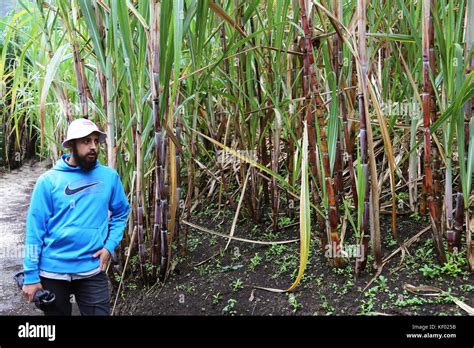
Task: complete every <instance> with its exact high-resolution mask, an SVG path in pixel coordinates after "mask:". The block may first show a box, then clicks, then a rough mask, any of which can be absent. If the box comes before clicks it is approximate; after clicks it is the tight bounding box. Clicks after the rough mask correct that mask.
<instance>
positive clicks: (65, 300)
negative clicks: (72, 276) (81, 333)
mask: <svg viewBox="0 0 474 348" xmlns="http://www.w3.org/2000/svg"><path fill="white" fill-rule="evenodd" d="M40 278H41V284H42V285H43V288H44V289H46V290H49V291H51V292H53V293H54V294H55V295H56V300H55V301H54V303H53V304H52V305H51V306H50V307H48V309H47V310H46V311H45V312H44V315H46V316H50V315H71V312H72V303H73V302H74V301H77V304H78V306H79V310H80V312H81V315H109V314H110V297H109V284H108V281H107V275H106V274H105V272H100V273H98V274H96V275H94V276H92V277H89V278H84V279H76V280H72V281H70V282H69V281H67V280H57V279H49V278H44V277H40Z"/></svg>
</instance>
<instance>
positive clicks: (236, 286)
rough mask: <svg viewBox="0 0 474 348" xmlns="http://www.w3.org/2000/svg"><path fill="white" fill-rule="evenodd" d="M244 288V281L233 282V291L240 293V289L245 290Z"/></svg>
mask: <svg viewBox="0 0 474 348" xmlns="http://www.w3.org/2000/svg"><path fill="white" fill-rule="evenodd" d="M243 287H244V284H243V283H242V280H241V279H240V278H238V279H236V280H234V281H233V282H232V290H234V291H238V290H240V289H243Z"/></svg>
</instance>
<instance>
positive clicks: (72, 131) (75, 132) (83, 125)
mask: <svg viewBox="0 0 474 348" xmlns="http://www.w3.org/2000/svg"><path fill="white" fill-rule="evenodd" d="M94 132H97V133H99V142H100V143H103V142H105V139H107V134H105V133H104V132H101V131H100V130H99V128H98V127H97V126H96V124H95V123H94V122H92V121H91V120H88V119H85V118H79V119H77V120H74V121H72V122H71V124H70V125H69V128H68V129H67V137H66V140H64V141H63V146H64V147H66V148H68V147H71V144H70V141H71V140H74V139H80V138H84V137H86V136H88V135H89V134H91V133H94Z"/></svg>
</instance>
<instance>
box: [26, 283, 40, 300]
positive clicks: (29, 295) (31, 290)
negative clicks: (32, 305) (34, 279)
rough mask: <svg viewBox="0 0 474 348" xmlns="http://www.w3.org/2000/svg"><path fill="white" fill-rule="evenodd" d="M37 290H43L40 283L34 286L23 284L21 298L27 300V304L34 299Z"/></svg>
mask: <svg viewBox="0 0 474 348" xmlns="http://www.w3.org/2000/svg"><path fill="white" fill-rule="evenodd" d="M39 289H43V285H41V283H35V284H25V285H23V288H22V289H21V291H22V293H23V297H24V298H25V299H27V300H28V302H33V298H34V297H35V294H36V291H38V290H39Z"/></svg>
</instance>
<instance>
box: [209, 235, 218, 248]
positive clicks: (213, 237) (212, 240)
mask: <svg viewBox="0 0 474 348" xmlns="http://www.w3.org/2000/svg"><path fill="white" fill-rule="evenodd" d="M216 244H217V238H216V236H212V237H211V238H210V239H209V245H210V246H214V245H216Z"/></svg>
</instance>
